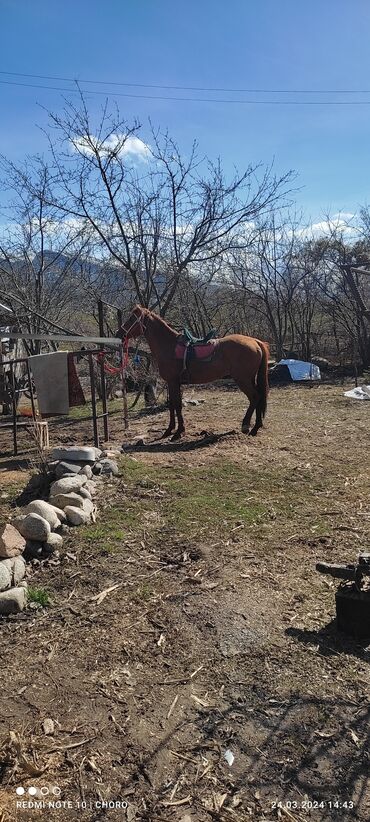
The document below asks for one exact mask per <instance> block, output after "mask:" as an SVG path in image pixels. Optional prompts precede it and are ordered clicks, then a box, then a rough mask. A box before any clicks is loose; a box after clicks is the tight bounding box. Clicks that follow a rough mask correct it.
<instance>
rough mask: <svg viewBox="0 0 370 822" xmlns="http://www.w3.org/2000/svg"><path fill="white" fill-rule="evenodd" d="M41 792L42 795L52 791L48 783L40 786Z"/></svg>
mask: <svg viewBox="0 0 370 822" xmlns="http://www.w3.org/2000/svg"><path fill="white" fill-rule="evenodd" d="M40 793H41V796H47V795H48V793H50V791H49V788H47V787H46V785H43V786H42V788H40Z"/></svg>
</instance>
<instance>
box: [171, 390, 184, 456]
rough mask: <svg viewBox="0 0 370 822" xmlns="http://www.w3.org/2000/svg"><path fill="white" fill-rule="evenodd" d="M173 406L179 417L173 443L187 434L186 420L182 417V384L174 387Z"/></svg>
mask: <svg viewBox="0 0 370 822" xmlns="http://www.w3.org/2000/svg"><path fill="white" fill-rule="evenodd" d="M173 405H174V408H175V411H176V415H177V431H175V433H174V435H173V437H172V442H175V441H176V440H179V439H181V435H182V434H184V433H185V425H184V418H183V416H182V396H181V385H180V382H178V383H175V384H174V386H173Z"/></svg>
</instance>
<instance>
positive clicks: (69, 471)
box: [55, 462, 81, 480]
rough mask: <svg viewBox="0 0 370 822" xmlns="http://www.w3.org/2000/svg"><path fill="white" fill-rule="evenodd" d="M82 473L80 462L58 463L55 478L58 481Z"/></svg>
mask: <svg viewBox="0 0 370 822" xmlns="http://www.w3.org/2000/svg"><path fill="white" fill-rule="evenodd" d="M80 471H81V463H80V462H58V464H57V466H56V469H55V476H56V478H57V480H58V479H62V478H63V477H70V476H74V475H75V474H78V473H79V472H80Z"/></svg>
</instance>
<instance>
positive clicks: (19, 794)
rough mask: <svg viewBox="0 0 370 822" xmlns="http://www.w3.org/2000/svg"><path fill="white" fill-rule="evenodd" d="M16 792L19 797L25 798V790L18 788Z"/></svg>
mask: <svg viewBox="0 0 370 822" xmlns="http://www.w3.org/2000/svg"><path fill="white" fill-rule="evenodd" d="M15 792H16V794H17V795H18V796H23V794H24V788H21V787H19V788H16V789H15Z"/></svg>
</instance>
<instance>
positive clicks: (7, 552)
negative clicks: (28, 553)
mask: <svg viewBox="0 0 370 822" xmlns="http://www.w3.org/2000/svg"><path fill="white" fill-rule="evenodd" d="M25 547H26V542H25V539H24V537H23V536H21V534H20V533H19V530H18V528H16V527H15V526H14V525H11V523H9V522H7V523H6V524H5V525H0V558H4V559H7V558H8V557H17V556H19V554H22V553H23V551H24V549H25Z"/></svg>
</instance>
